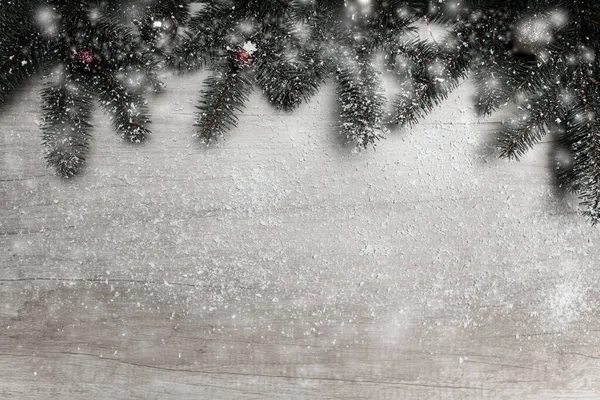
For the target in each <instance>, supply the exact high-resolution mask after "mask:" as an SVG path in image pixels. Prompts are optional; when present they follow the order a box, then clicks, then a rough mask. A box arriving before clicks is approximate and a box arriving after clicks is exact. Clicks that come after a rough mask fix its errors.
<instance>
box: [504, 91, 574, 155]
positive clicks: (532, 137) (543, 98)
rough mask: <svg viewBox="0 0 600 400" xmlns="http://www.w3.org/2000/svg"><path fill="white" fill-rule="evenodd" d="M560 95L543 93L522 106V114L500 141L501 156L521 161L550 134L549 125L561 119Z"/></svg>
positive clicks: (509, 126) (511, 124) (513, 121)
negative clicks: (521, 158)
mask: <svg viewBox="0 0 600 400" xmlns="http://www.w3.org/2000/svg"><path fill="white" fill-rule="evenodd" d="M560 97H561V96H560V94H556V93H554V94H552V93H547V92H546V93H541V94H539V95H538V96H536V97H535V98H533V99H531V100H530V101H528V102H526V103H525V104H524V105H523V106H520V107H519V108H520V110H521V112H522V114H521V115H520V117H519V118H518V119H513V120H512V121H511V122H509V125H508V127H507V128H506V129H504V130H503V132H502V135H501V137H500V139H499V142H500V156H501V157H505V158H510V159H515V160H517V161H518V160H519V158H520V157H521V156H523V155H524V154H525V153H526V152H527V151H528V150H529V149H531V148H532V147H533V146H534V145H535V144H536V143H538V142H539V141H540V140H541V139H542V138H543V137H544V136H545V135H546V133H547V132H548V130H549V124H550V123H551V122H553V121H554V120H556V118H559V117H558V115H562V114H561V113H560V108H561V106H560Z"/></svg>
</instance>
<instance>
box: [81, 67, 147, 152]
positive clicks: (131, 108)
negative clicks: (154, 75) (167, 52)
mask: <svg viewBox="0 0 600 400" xmlns="http://www.w3.org/2000/svg"><path fill="white" fill-rule="evenodd" d="M89 89H90V90H92V91H93V92H94V93H95V94H96V95H97V96H98V97H99V99H100V105H101V106H102V107H103V108H104V109H105V110H106V112H108V114H109V115H110V117H111V121H112V123H113V126H114V128H115V129H116V130H117V131H119V132H120V133H121V135H122V137H124V138H125V139H127V140H129V141H130V142H136V143H138V142H141V141H142V140H144V139H145V137H146V135H147V134H148V133H149V132H150V131H149V130H148V129H147V128H146V125H147V124H148V123H150V118H149V116H148V109H147V106H146V104H145V103H144V101H143V99H142V97H141V96H140V95H138V94H136V93H132V92H130V91H128V90H127V89H126V88H125V87H124V86H123V84H122V83H121V82H120V81H119V80H118V79H117V78H116V77H115V76H114V75H113V74H111V73H110V72H109V71H100V72H99V73H97V74H96V75H94V76H93V77H91V84H90V88H89Z"/></svg>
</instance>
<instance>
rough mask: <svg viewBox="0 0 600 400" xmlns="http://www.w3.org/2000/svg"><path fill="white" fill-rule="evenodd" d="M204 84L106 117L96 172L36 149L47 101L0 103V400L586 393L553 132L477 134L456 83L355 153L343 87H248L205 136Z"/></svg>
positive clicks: (594, 303)
mask: <svg viewBox="0 0 600 400" xmlns="http://www.w3.org/2000/svg"><path fill="white" fill-rule="evenodd" d="M204 76H205V74H204V73H200V74H198V75H197V79H195V80H194V79H193V80H190V79H189V77H185V78H181V77H169V78H167V81H168V84H169V89H168V91H167V93H165V94H164V95H162V96H159V97H157V98H155V99H153V100H152V102H151V104H150V108H151V110H152V112H153V114H154V115H155V117H154V124H153V131H154V134H153V136H152V137H151V138H150V139H149V140H148V142H147V143H144V144H143V145H140V146H133V145H130V144H127V143H123V142H122V141H121V140H120V139H119V138H118V137H116V135H115V134H114V133H113V132H112V129H111V128H110V125H109V123H108V121H107V119H106V118H105V117H104V116H103V115H102V114H101V113H98V114H97V115H96V117H95V121H94V122H95V125H96V128H95V130H94V140H93V143H92V151H91V154H90V156H89V158H88V161H89V163H88V166H87V167H86V168H85V170H84V173H83V174H82V175H81V176H79V177H77V178H75V179H71V180H68V181H64V180H61V179H59V178H57V177H55V176H53V175H51V173H50V171H49V170H47V169H46V168H45V166H44V163H43V158H42V156H41V146H40V139H39V132H38V128H37V126H36V124H35V122H34V121H35V120H36V119H39V104H38V100H37V99H38V95H37V92H36V91H35V88H29V89H27V90H25V91H23V92H21V93H19V94H18V95H17V98H16V99H15V101H14V102H13V103H12V104H11V105H10V106H9V107H8V108H7V109H5V110H4V113H3V114H2V116H0V125H1V126H2V127H3V129H2V131H1V134H0V160H1V162H2V169H1V170H0V196H1V197H0V201H1V204H2V207H1V208H0V249H1V251H0V265H1V266H2V268H0V294H1V296H2V305H1V306H0V331H1V333H2V334H1V335H0V397H11V396H12V397H15V398H81V397H86V396H87V397H92V398H144V399H168V398H184V397H185V398H215V399H229V398H238V399H264V398H311V399H313V398H314V399H333V398H357V399H360V398H377V399H379V398H381V399H386V398H387V399H397V398H406V399H435V398H461V399H465V398H473V399H482V398H483V399H486V398H494V399H515V398H519V399H547V398H597V397H598V396H599V395H600V382H599V380H600V378H598V377H599V376H600V374H599V373H598V372H599V368H600V361H599V360H600V353H599V352H598V350H597V349H598V343H599V340H598V339H599V338H598V332H600V326H599V325H600V323H599V322H598V308H597V307H598V298H599V297H598V280H599V277H600V276H599V275H600V273H599V271H598V268H597V265H598V263H597V260H598V259H599V250H598V246H597V245H596V243H598V239H599V235H598V231H597V229H596V228H593V227H590V226H589V225H588V224H587V222H586V221H585V220H584V219H582V218H581V217H579V216H577V215H576V214H575V208H574V201H573V199H565V200H564V201H563V200H561V199H559V198H557V196H556V191H555V190H554V189H553V188H552V186H551V185H550V171H549V169H548V151H549V148H550V143H545V144H542V145H540V146H538V147H537V148H536V149H535V150H534V151H533V152H532V153H531V154H530V155H529V156H528V157H526V159H524V160H523V161H522V162H520V163H509V162H506V161H500V160H497V159H496V158H495V157H494V155H493V154H492V153H491V152H490V151H489V148H490V140H491V139H492V138H493V132H494V130H496V129H498V126H499V121H500V120H501V119H502V114H498V115H496V116H494V117H493V118H491V119H490V120H489V121H487V122H483V121H481V120H479V119H478V118H477V117H475V116H474V115H473V111H472V108H471V107H470V103H469V97H470V93H472V87H471V86H470V83H465V84H464V85H463V87H462V88H461V89H460V90H459V91H457V92H456V93H455V94H453V95H452V97H451V98H450V99H449V100H448V101H447V102H446V103H445V104H444V106H443V108H441V109H439V110H437V111H436V112H434V113H433V114H432V115H430V116H429V117H427V118H426V119H425V120H424V121H423V123H422V124H420V125H419V126H417V127H415V128H413V129H404V130H401V131H398V132H393V133H391V134H389V135H388V138H387V139H386V140H385V141H382V142H381V143H380V144H379V145H378V147H377V149H376V151H373V150H369V151H365V152H362V153H358V154H356V153H354V152H353V151H352V149H351V148H348V147H346V146H344V145H343V144H342V143H341V141H340V140H339V137H338V136H337V133H336V127H335V125H336V117H335V96H334V93H333V87H332V86H331V85H328V86H326V87H324V88H323V89H322V90H321V92H320V93H319V95H318V96H317V97H316V98H315V99H314V101H313V102H311V103H310V104H308V105H304V106H303V107H302V109H301V110H298V111H297V112H295V113H292V114H284V113H279V112H276V111H273V110H272V109H271V108H270V107H269V106H268V105H267V104H266V102H265V101H264V99H263V98H262V97H261V96H260V94H259V93H255V94H254V95H253V97H252V101H251V103H250V105H249V107H248V109H247V111H246V112H245V113H244V115H243V116H241V117H240V126H239V128H238V129H236V130H234V131H232V132H231V133H230V134H229V135H228V136H227V138H226V140H224V141H222V142H220V143H219V144H218V146H216V147H214V148H209V149H206V148H203V147H202V146H200V145H199V144H198V143H197V141H195V140H194V139H193V137H192V135H193V127H192V124H193V120H194V115H193V112H194V105H195V104H196V102H197V99H198V90H199V88H200V86H201V80H202V78H203V77H204Z"/></svg>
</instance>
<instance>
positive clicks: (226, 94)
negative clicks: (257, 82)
mask: <svg viewBox="0 0 600 400" xmlns="http://www.w3.org/2000/svg"><path fill="white" fill-rule="evenodd" d="M220 67H221V68H220V69H219V70H216V71H215V72H214V73H213V74H211V75H210V76H209V77H208V78H207V79H206V80H205V81H204V86H205V89H204V90H203V100H202V101H201V102H200V105H199V106H197V108H198V110H199V111H198V117H199V118H198V121H197V123H196V126H198V127H199V132H198V136H199V137H201V138H202V139H203V140H205V141H206V142H207V143H210V142H211V141H214V140H217V139H219V138H221V137H223V135H224V133H225V132H226V131H227V130H228V129H231V128H233V127H235V126H237V116H236V114H235V112H236V111H242V110H243V108H244V107H245V105H244V104H245V103H246V102H247V101H248V96H249V93H250V90H251V88H252V83H251V82H250V81H249V80H248V79H247V78H246V77H245V76H244V75H243V74H242V73H241V71H239V70H237V69H236V68H233V66H232V65H230V64H229V63H227V64H221V65H220Z"/></svg>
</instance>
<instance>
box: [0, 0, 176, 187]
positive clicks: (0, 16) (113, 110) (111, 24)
mask: <svg viewBox="0 0 600 400" xmlns="http://www.w3.org/2000/svg"><path fill="white" fill-rule="evenodd" d="M157 1H158V0H157ZM167 3H169V4H171V5H174V4H182V3H184V2H182V1H171V2H164V1H163V2H161V4H163V5H166V4H167ZM185 4H187V3H185ZM155 5H156V4H155ZM127 7H130V5H129V4H126V3H123V2H118V1H115V0H113V1H96V0H86V1H83V0H80V1H79V0H78V1H76V0H5V1H3V2H2V3H1V4H0V28H2V32H3V33H2V35H1V38H0V44H1V46H0V101H5V100H6V99H7V97H8V95H9V94H10V93H11V92H12V91H13V90H15V89H16V88H18V87H19V86H20V85H21V84H23V83H24V81H25V80H26V79H27V78H28V77H30V76H32V75H34V74H36V73H40V72H41V73H44V74H45V75H47V81H48V82H50V83H49V84H48V85H47V86H46V87H45V89H44V91H43V94H42V98H43V111H44V125H43V141H44V144H45V145H46V146H47V148H48V151H47V157H46V158H47V161H48V163H49V164H50V165H51V166H52V167H54V169H55V170H56V171H57V172H58V173H59V174H60V175H62V176H65V177H68V176H72V175H74V174H75V173H76V172H77V170H78V169H79V168H80V167H81V166H82V165H83V162H84V160H85V153H86V151H87V146H88V142H89V130H90V125H89V121H90V114H91V110H92V108H91V104H92V103H91V102H92V99H93V98H97V99H98V100H100V104H101V105H102V106H103V108H104V109H105V110H106V111H107V112H108V113H109V114H110V116H111V119H112V121H113V125H114V127H115V129H116V130H117V131H119V132H120V133H121V134H122V135H123V136H124V137H125V138H127V139H128V140H130V141H134V142H139V141H141V140H143V139H144V137H145V136H146V134H147V133H148V130H147V128H146V125H147V124H148V122H149V118H148V115H147V110H146V106H145V102H144V100H143V98H142V97H141V92H142V90H143V89H144V87H146V86H150V87H152V88H153V89H154V90H158V89H160V87H161V83H160V81H159V79H158V76H157V68H158V65H157V59H156V58H155V57H154V56H153V51H152V49H151V47H149V46H148V45H146V44H144V42H143V41H141V40H140V38H139V37H138V36H137V35H135V34H134V31H133V30H132V29H131V28H130V27H128V26H126V25H124V24H123V23H122V20H123V16H124V15H126V14H127V13H128V12H130V11H131V8H127ZM167 9H168V7H167V8H165V9H161V10H160V12H158V13H157V10H156V9H153V10H152V13H153V15H156V16H157V17H158V16H159V15H161V12H165V15H164V18H176V19H182V18H184V14H185V13H186V12H187V11H186V10H187V9H183V10H182V11H181V12H175V11H167ZM140 12H141V13H142V14H140V15H145V14H144V13H147V12H148V9H147V8H146V9H143V10H140Z"/></svg>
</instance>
